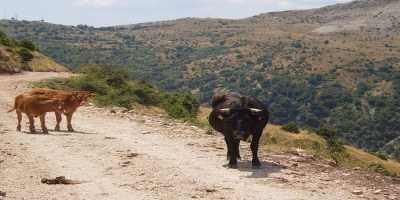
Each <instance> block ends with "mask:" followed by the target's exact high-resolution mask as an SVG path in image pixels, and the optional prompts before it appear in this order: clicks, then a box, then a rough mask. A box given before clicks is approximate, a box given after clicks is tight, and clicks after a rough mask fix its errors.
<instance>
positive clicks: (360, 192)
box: [351, 190, 364, 195]
mask: <svg viewBox="0 0 400 200" xmlns="http://www.w3.org/2000/svg"><path fill="white" fill-rule="evenodd" d="M351 193H352V194H354V195H362V194H363V193H364V192H363V191H362V190H353V191H352V192H351Z"/></svg>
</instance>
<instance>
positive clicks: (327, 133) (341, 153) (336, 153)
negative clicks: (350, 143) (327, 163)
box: [316, 128, 348, 164]
mask: <svg viewBox="0 0 400 200" xmlns="http://www.w3.org/2000/svg"><path fill="white" fill-rule="evenodd" d="M316 133H317V135H319V136H321V137H323V138H324V139H325V140H326V143H327V146H328V147H327V148H328V152H329V155H330V156H331V158H332V159H333V160H334V161H335V163H336V164H339V163H340V162H342V161H344V159H345V158H346V157H348V154H347V152H346V148H345V147H344V143H343V141H341V140H340V139H339V138H337V136H336V130H335V129H330V128H320V129H318V130H317V132H316Z"/></svg>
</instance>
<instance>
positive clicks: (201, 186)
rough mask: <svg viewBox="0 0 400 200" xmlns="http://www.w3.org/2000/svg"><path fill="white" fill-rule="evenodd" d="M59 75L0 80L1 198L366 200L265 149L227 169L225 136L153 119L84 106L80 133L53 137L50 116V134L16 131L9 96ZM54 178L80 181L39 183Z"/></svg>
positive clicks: (76, 123) (77, 118)
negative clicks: (255, 164)
mask: <svg viewBox="0 0 400 200" xmlns="http://www.w3.org/2000/svg"><path fill="white" fill-rule="evenodd" d="M56 76H58V77H60V76H66V74H56V73H25V74H23V75H14V76H0V191H1V192H5V193H6V195H5V196H6V197H1V196H0V199H2V198H4V199H30V200H32V199H63V200H65V199H73V200H76V199H118V200H122V199H135V200H138V199H169V200H172V199H281V200H284V199H296V200H297V199H307V200H309V199H324V200H329V199H364V198H362V197H363V196H362V195H361V196H360V195H354V194H352V190H353V188H354V186H353V185H349V183H347V182H344V181H342V182H334V181H329V180H323V179H309V178H308V177H309V176H306V175H302V174H300V175H299V174H297V175H293V174H296V173H298V172H296V173H294V171H293V170H291V169H290V168H288V167H287V166H285V165H282V164H277V163H276V162H274V161H273V160H268V155H267V153H266V152H263V151H262V150H261V154H262V155H263V159H264V162H263V167H262V168H261V169H252V168H251V162H249V158H250V156H249V147H248V144H243V145H242V147H241V148H242V150H241V151H242V152H243V154H244V156H243V157H244V158H243V160H242V161H241V162H240V164H239V168H238V169H228V168H226V167H225V166H223V165H224V164H225V163H226V162H227V161H226V160H225V150H224V149H225V146H224V143H223V139H222V137H220V136H213V135H206V134H204V131H203V130H201V129H199V128H196V127H193V126H190V125H185V124H182V123H175V122H172V121H170V120H163V119H161V118H158V117H154V118H153V117H148V116H147V117H146V116H139V115H134V114H132V115H119V114H112V113H110V112H109V111H108V110H106V109H100V108H95V107H91V106H87V107H83V108H80V109H79V110H78V112H77V113H76V115H75V116H74V121H73V124H74V128H75V130H77V132H74V133H69V132H54V131H52V130H51V129H52V127H54V121H55V120H54V116H53V114H49V115H48V116H47V122H48V127H49V129H50V134H48V135H43V134H28V133H27V132H22V133H20V132H16V131H15V127H16V119H15V118H16V117H15V113H6V110H8V109H9V108H10V107H11V103H12V101H13V97H14V96H15V95H16V94H17V93H20V92H21V91H25V90H26V89H27V84H26V83H27V82H28V81H37V80H40V79H45V78H49V77H56ZM25 122H27V120H26V118H24V121H23V131H28V126H27V125H26V124H25ZM62 124H63V126H62V130H65V129H66V127H65V121H63V123H62ZM37 127H39V124H38V120H37ZM266 159H267V160H266ZM304 173H307V172H304ZM56 176H66V177H67V178H69V179H73V180H76V181H81V182H82V183H80V184H76V185H46V184H42V183H41V182H40V180H41V178H44V177H46V178H54V177H56ZM294 176H295V177H296V178H295V179H294V178H293V177H294ZM311 176H312V175H311ZM292 178H293V179H292Z"/></svg>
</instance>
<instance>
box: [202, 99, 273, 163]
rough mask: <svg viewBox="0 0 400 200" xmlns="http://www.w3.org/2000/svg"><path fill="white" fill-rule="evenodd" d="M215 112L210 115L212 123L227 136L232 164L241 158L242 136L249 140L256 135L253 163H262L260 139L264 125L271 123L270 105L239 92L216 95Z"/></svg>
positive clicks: (252, 145)
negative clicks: (259, 150) (268, 106)
mask: <svg viewBox="0 0 400 200" xmlns="http://www.w3.org/2000/svg"><path fill="white" fill-rule="evenodd" d="M212 108H213V110H212V112H211V113H210V116H209V118H208V121H209V123H210V125H211V126H212V127H213V128H214V129H215V130H217V131H218V132H221V133H222V134H224V136H225V142H226V145H227V147H228V153H227V159H228V160H229V167H230V168H236V167H237V158H239V159H240V153H239V143H240V140H247V138H248V137H249V136H250V135H252V140H251V145H250V148H251V151H252V153H253V160H252V164H253V167H259V166H260V165H261V163H260V160H259V159H258V155H257V153H258V143H259V140H260V137H261V135H262V132H263V129H264V127H265V126H266V125H267V123H268V119H269V112H268V109H267V107H266V106H265V105H264V104H263V103H261V102H260V101H258V100H257V99H255V98H252V97H248V96H242V95H240V94H238V93H227V94H223V95H215V96H214V97H213V99H212Z"/></svg>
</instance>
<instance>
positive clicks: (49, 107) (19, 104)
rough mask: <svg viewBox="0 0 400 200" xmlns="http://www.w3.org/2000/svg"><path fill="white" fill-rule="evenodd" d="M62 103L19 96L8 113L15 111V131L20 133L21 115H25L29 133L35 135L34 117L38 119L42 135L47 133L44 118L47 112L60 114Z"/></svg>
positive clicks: (55, 100)
mask: <svg viewBox="0 0 400 200" xmlns="http://www.w3.org/2000/svg"><path fill="white" fill-rule="evenodd" d="M63 106H64V102H63V101H60V100H59V99H52V98H47V97H41V96H32V95H27V94H21V95H18V96H16V97H15V102H14V108H13V109H11V110H9V111H8V112H12V111H14V110H15V111H16V113H17V119H18V124H17V131H21V120H22V113H25V114H26V115H27V117H28V119H29V124H30V125H29V129H30V131H31V133H35V121H34V118H35V117H40V124H41V128H42V130H43V133H48V130H47V127H46V122H45V116H46V113H47V112H54V111H55V110H56V111H59V112H62V110H63Z"/></svg>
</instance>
